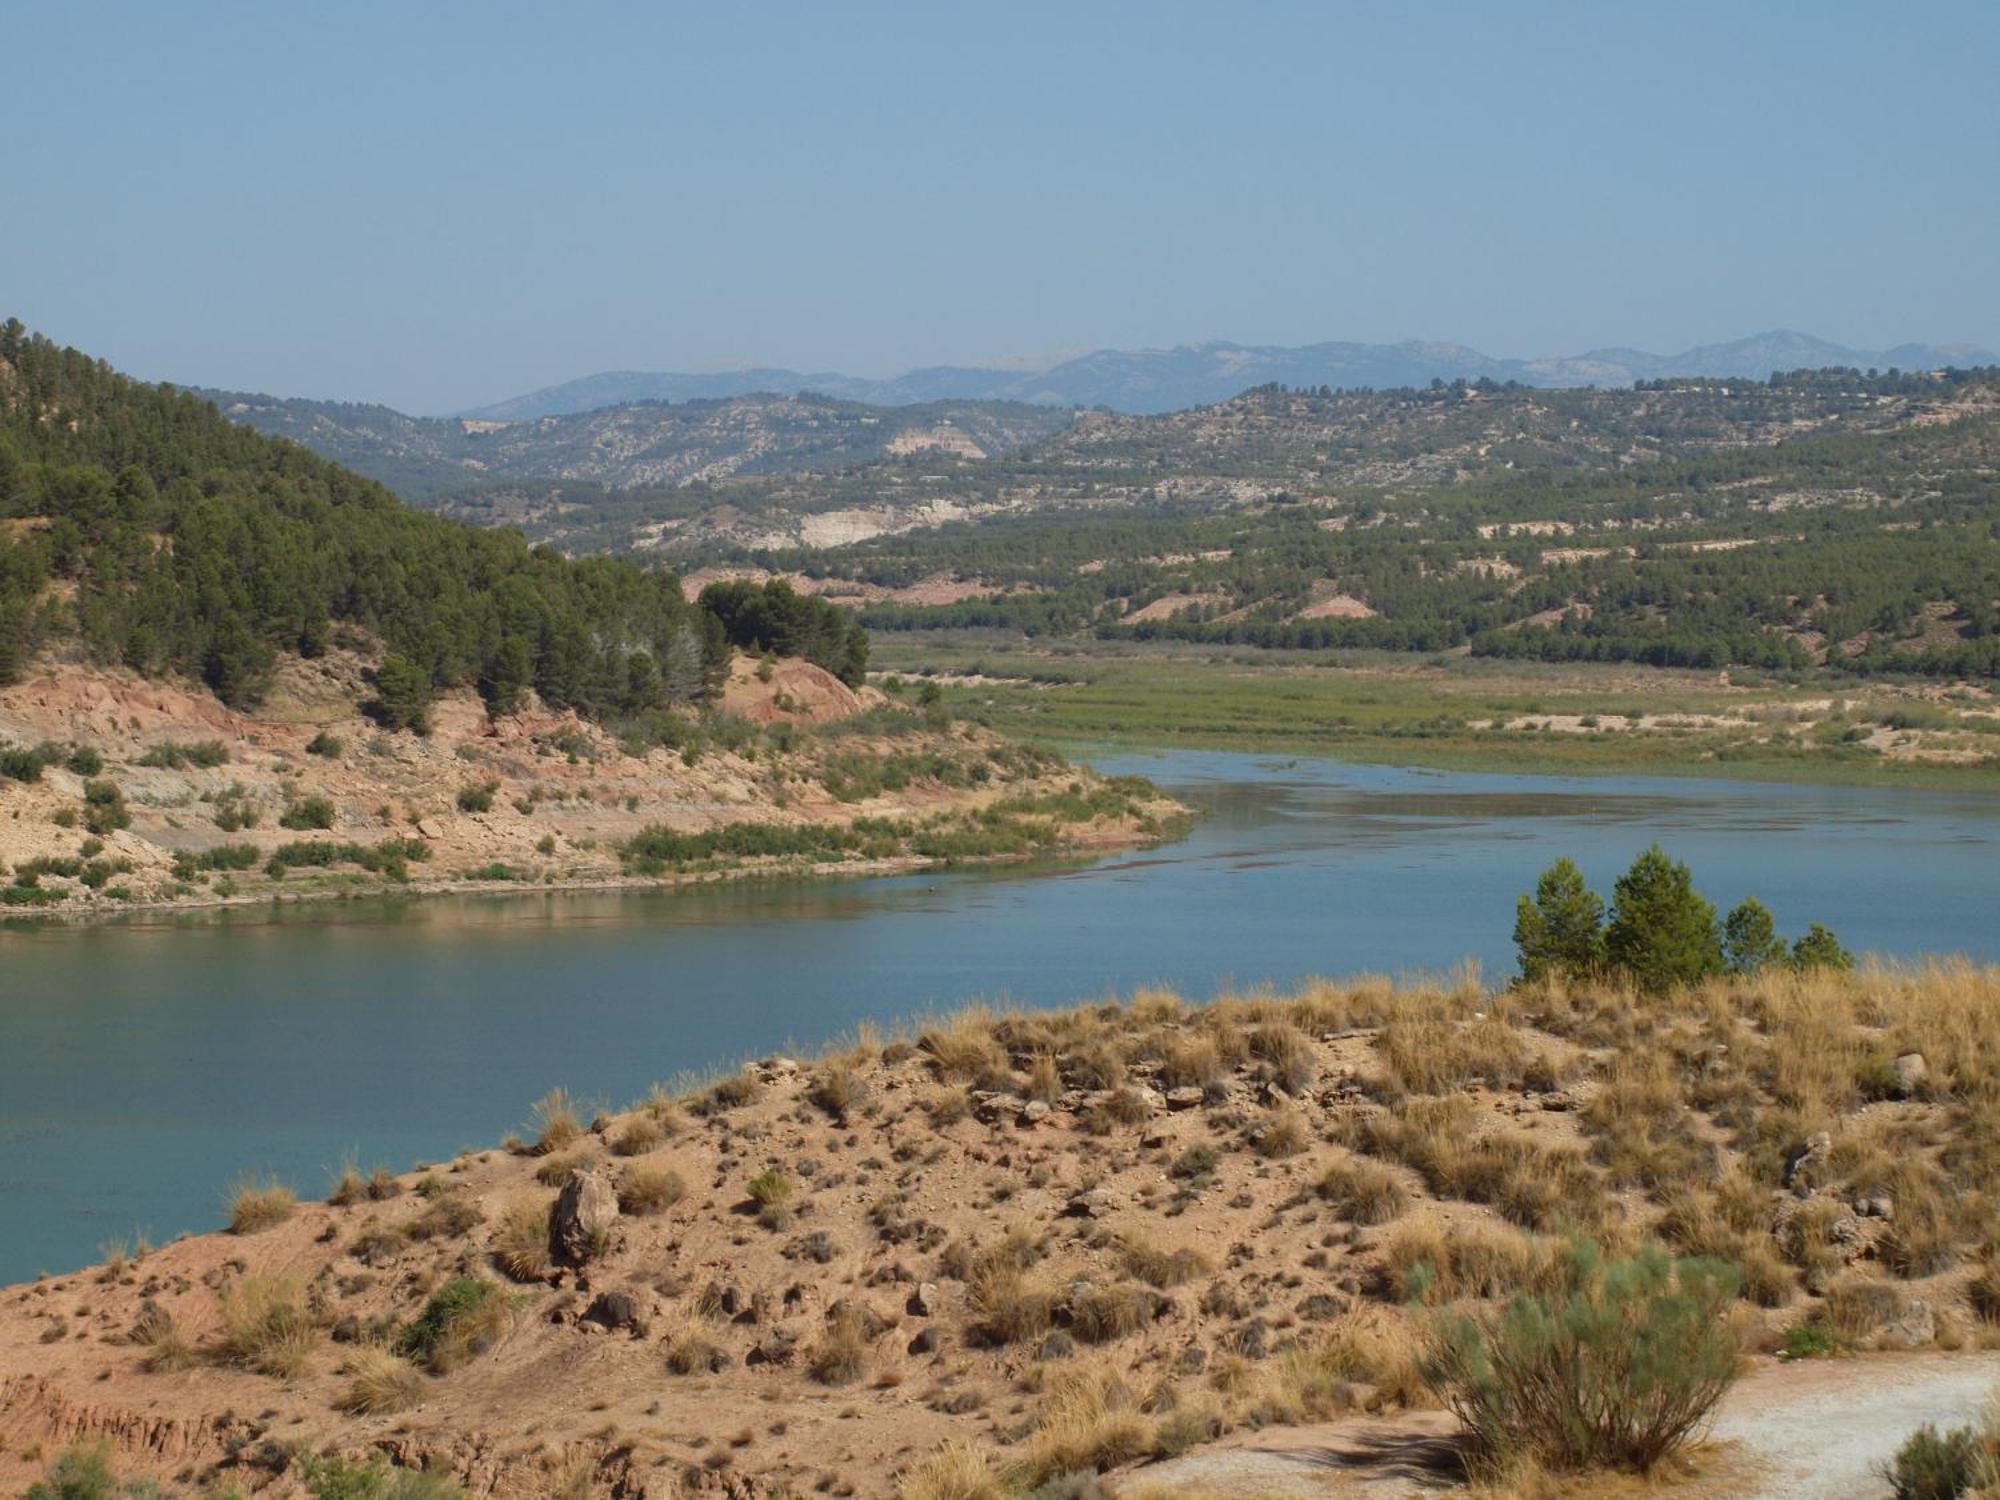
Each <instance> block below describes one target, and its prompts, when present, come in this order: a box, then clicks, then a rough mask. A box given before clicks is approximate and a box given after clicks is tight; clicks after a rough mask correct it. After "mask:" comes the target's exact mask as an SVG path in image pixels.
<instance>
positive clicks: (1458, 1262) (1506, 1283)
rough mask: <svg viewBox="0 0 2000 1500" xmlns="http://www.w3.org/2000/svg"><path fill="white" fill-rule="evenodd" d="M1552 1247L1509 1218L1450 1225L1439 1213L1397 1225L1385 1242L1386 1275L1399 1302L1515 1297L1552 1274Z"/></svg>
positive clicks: (1383, 1259) (1392, 1294)
mask: <svg viewBox="0 0 2000 1500" xmlns="http://www.w3.org/2000/svg"><path fill="white" fill-rule="evenodd" d="M1548 1266H1549V1252H1548V1251H1547V1249H1546V1248H1545V1247H1544V1246H1543V1245H1541V1244H1540V1243H1538V1242H1537V1241H1536V1240H1534V1239H1533V1238H1532V1237H1530V1236H1528V1235H1525V1234H1523V1233H1521V1231H1519V1230H1518V1229H1510V1228H1508V1227H1507V1226H1506V1225H1504V1224H1476V1225H1475V1224H1468V1225H1463V1226H1447V1225H1444V1224H1440V1223H1439V1222H1438V1221H1436V1220H1435V1219H1419V1220H1415V1221H1411V1222H1407V1223H1404V1224H1401V1225H1398V1226H1397V1228H1396V1229H1395V1231H1394V1232H1393V1233H1392V1234H1390V1236H1389V1238H1388V1240H1387V1241H1386V1242H1385V1243H1384V1244H1383V1246H1382V1277H1383V1281H1384V1284H1385V1285H1386V1287H1387V1289H1388V1291H1389V1294H1390V1296H1391V1297H1393V1298H1394V1300H1396V1301H1397V1302H1408V1301H1409V1300H1410V1299H1411V1298H1413V1297H1415V1296H1417V1294H1418V1293H1419V1292H1422V1293H1423V1294H1424V1296H1425V1298H1426V1299H1427V1300H1429V1301H1443V1302H1455V1301H1459V1300H1461V1299H1464V1298H1482V1299H1484V1298H1498V1297H1511V1296H1512V1295H1513V1294H1514V1293H1515V1292H1518V1291H1521V1290H1523V1289H1525V1288H1528V1287H1531V1286H1534V1285H1536V1284H1538V1282H1539V1281H1540V1280H1541V1278H1542V1277H1543V1276H1544V1275H1546V1274H1547V1270H1548Z"/></svg>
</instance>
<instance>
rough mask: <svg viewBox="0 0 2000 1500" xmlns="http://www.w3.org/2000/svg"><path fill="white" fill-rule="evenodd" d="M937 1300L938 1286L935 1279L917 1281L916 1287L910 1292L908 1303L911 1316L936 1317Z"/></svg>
mask: <svg viewBox="0 0 2000 1500" xmlns="http://www.w3.org/2000/svg"><path fill="white" fill-rule="evenodd" d="M938 1300H939V1294H938V1287H937V1283H936V1282H935V1281H925V1282H921V1283H919V1284H918V1286H917V1289H916V1290H915V1291H914V1292H912V1293H910V1301H909V1304H908V1305H909V1309H910V1314H911V1316H912V1317H918V1318H932V1317H936V1316H937V1310H938Z"/></svg>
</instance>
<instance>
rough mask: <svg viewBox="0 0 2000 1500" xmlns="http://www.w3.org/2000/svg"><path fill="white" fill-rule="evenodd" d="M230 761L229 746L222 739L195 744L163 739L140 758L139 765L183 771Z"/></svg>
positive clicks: (220, 764) (210, 766)
mask: <svg viewBox="0 0 2000 1500" xmlns="http://www.w3.org/2000/svg"><path fill="white" fill-rule="evenodd" d="M228 763H229V747H228V746H227V745H225V744H223V743H222V741H221V740H202V741H200V742H199V743H197V744H193V745H183V744H181V743H180V742H179V741H177V740H163V741H162V742H161V743H159V744H157V745H155V746H154V747H153V748H152V749H150V750H148V751H147V752H146V753H145V754H144V755H142V756H140V757H139V760H138V764H139V765H142V766H151V767H153V768H154V769H156V770H159V769H165V770H171V771H183V770H186V769H187V768H188V767H189V766H197V767H200V768H202V769H204V770H208V769H213V768H214V767H216V766H222V765H227V764H228Z"/></svg>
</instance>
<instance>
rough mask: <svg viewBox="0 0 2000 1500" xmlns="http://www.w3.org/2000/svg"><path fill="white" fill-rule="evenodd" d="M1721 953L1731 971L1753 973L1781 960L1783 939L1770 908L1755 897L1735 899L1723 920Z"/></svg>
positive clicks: (1783, 953) (1783, 945)
mask: <svg viewBox="0 0 2000 1500" xmlns="http://www.w3.org/2000/svg"><path fill="white" fill-rule="evenodd" d="M1722 956H1723V959H1724V960H1725V961H1726V962H1727V964H1728V966H1729V972H1730V973H1732V974H1754V973H1756V972H1757V971H1758V970H1759V969H1762V968H1766V967H1768V966H1769V965H1771V964H1774V963H1778V962H1780V961H1782V960H1783V958H1784V956H1785V943H1784V939H1783V938H1781V937H1779V936H1778V929H1777V924H1776V923H1774V922H1773V921H1772V920H1771V913H1770V909H1769V908H1767V907H1766V906H1765V905H1764V903H1763V902H1761V901H1759V900H1758V899H1757V898H1756V897H1754V896H1752V897H1750V898H1748V899H1747V900H1744V901H1739V902H1738V903H1737V904H1736V905H1735V906H1734V907H1732V908H1731V909H1730V912H1729V915H1728V916H1727V917H1725V918H1724V919H1723V922H1722Z"/></svg>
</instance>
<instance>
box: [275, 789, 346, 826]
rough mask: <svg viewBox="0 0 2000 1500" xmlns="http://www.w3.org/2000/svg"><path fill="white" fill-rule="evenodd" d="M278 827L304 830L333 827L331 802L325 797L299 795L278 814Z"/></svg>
mask: <svg viewBox="0 0 2000 1500" xmlns="http://www.w3.org/2000/svg"><path fill="white" fill-rule="evenodd" d="M278 826H279V827H280V828H291V829H296V830H304V829H308V828H331V827H333V803H332V802H330V801H328V800H327V799H326V798H325V797H301V798H299V800H298V801H296V802H294V803H293V804H292V805H291V806H290V807H287V808H286V809H285V810H284V812H282V813H281V814H279V816H278Z"/></svg>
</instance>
